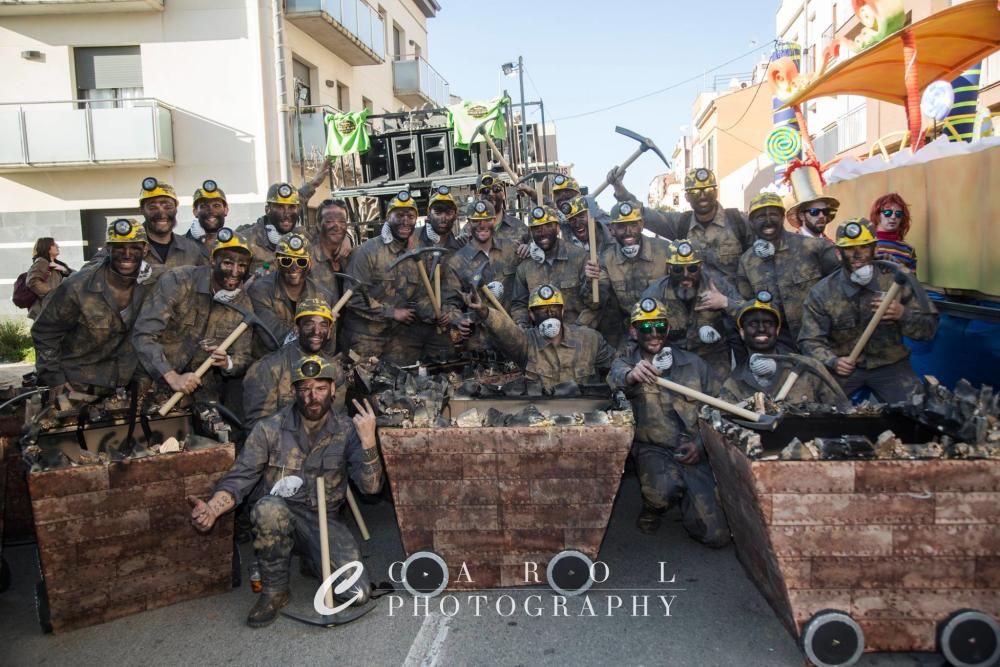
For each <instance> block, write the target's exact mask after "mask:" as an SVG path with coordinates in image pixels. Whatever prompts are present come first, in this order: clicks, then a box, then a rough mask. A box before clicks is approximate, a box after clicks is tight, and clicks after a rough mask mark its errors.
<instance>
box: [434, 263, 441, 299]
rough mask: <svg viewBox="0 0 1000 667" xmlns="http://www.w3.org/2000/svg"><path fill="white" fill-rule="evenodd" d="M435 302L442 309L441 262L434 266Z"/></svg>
mask: <svg viewBox="0 0 1000 667" xmlns="http://www.w3.org/2000/svg"><path fill="white" fill-rule="evenodd" d="M434 303H436V304H437V307H438V310H441V262H438V265H437V266H435V267H434Z"/></svg>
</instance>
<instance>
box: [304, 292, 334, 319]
mask: <svg viewBox="0 0 1000 667" xmlns="http://www.w3.org/2000/svg"><path fill="white" fill-rule="evenodd" d="M313 316H315V317H324V318H326V319H328V320H330V321H331V322H333V311H332V310H331V309H330V304H328V303H327V302H326V301H325V300H324V299H320V298H318V297H312V296H311V297H307V298H305V299H302V300H301V301H299V303H298V305H297V306H296V307H295V320H296V321H298V319H299V318H300V317H313Z"/></svg>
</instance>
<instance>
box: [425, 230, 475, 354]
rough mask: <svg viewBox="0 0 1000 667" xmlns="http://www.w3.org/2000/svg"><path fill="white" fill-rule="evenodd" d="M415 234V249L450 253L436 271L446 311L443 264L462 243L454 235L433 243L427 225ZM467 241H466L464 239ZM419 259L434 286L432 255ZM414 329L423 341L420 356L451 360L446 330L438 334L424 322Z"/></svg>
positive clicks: (443, 307) (442, 305) (452, 351)
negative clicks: (430, 249)
mask: <svg viewBox="0 0 1000 667" xmlns="http://www.w3.org/2000/svg"><path fill="white" fill-rule="evenodd" d="M414 233H416V234H417V247H419V248H431V247H434V246H440V247H441V248H444V249H446V250H450V251H451V252H450V253H446V254H444V255H442V256H441V259H440V262H439V264H438V266H439V267H440V268H439V269H438V271H439V272H440V274H441V308H442V309H446V306H445V301H444V299H445V296H446V294H445V283H446V276H445V274H446V273H447V272H446V270H445V263H446V262H447V260H448V258H449V257H450V256H451V255H452V254H454V253H455V252H457V251H459V250H461V249H462V247H463V246H464V245H465V243H463V242H462V241H459V240H458V238H457V237H456V236H455V235H454V234H449V235H448V236H447V237H442V238H441V240H440V241H439V242H438V243H434V242H433V241H431V240H430V239H429V238H428V237H427V225H426V224H424V225H423V226H422V227H419V228H417V230H416V231H415V232H414ZM466 241H467V239H466ZM421 259H422V260H423V262H424V267H425V268H426V269H427V277H428V278H429V279H430V281H431V285H433V284H434V273H433V272H432V271H431V264H432V263H433V257H432V253H427V254H426V255H421ZM412 326H413V328H414V329H416V330H417V331H419V336H420V338H421V340H422V341H423V347H422V348H421V351H420V356H421V357H422V358H424V359H439V360H445V359H451V358H452V357H453V356H454V351H455V346H454V345H453V344H452V342H451V336H449V335H448V328H447V327H445V328H444V329H442V331H441V333H438V330H437V325H435V324H427V323H425V322H417V323H415V324H413V325H412Z"/></svg>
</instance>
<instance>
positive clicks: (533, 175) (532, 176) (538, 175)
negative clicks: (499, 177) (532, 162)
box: [514, 171, 563, 187]
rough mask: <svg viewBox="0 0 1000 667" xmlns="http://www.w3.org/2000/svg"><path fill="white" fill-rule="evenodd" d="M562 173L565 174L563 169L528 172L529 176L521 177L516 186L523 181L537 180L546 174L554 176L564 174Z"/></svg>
mask: <svg viewBox="0 0 1000 667" xmlns="http://www.w3.org/2000/svg"><path fill="white" fill-rule="evenodd" d="M562 175H563V173H562V172H561V171H533V172H531V173H530V174H528V175H527V176H525V177H523V178H521V180H519V181H518V182H517V183H515V184H514V186H515V187H517V186H518V185H520V184H521V183H524V182H525V181H536V180H538V179H539V178H542V177H545V176H553V177H554V176H562Z"/></svg>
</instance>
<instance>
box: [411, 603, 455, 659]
mask: <svg viewBox="0 0 1000 667" xmlns="http://www.w3.org/2000/svg"><path fill="white" fill-rule="evenodd" d="M449 623H451V616H443V615H441V614H427V615H426V616H424V622H423V623H421V624H420V630H419V631H417V636H416V637H414V638H413V643H412V644H411V645H410V652H409V653H407V654H406V660H404V661H403V667H436V666H437V664H438V661H440V659H441V650H442V649H443V648H444V642H445V639H447V638H448V624H449Z"/></svg>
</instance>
